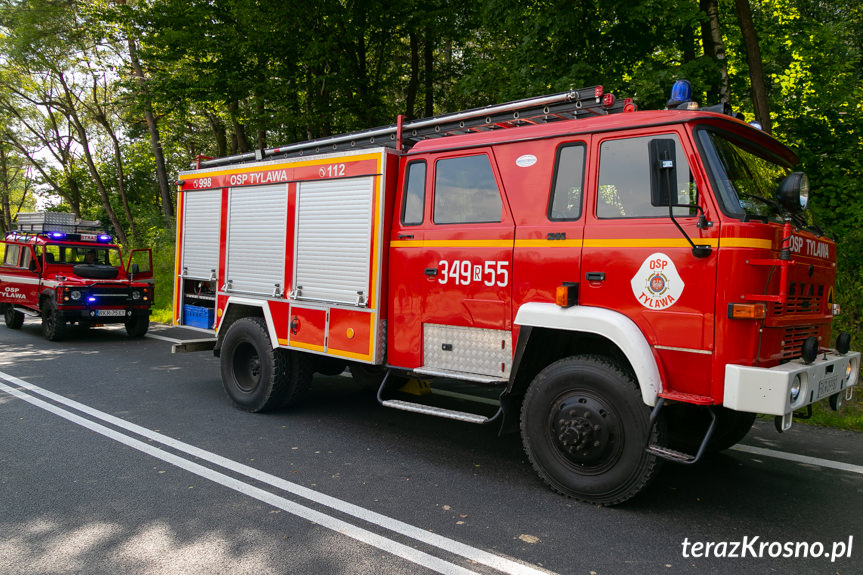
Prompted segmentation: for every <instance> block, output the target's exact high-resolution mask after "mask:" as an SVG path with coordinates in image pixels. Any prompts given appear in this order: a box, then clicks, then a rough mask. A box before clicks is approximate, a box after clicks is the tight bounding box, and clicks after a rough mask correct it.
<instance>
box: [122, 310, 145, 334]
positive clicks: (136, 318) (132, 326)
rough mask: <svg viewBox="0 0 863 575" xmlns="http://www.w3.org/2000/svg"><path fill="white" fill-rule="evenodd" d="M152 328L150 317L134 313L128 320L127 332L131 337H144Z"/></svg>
mask: <svg viewBox="0 0 863 575" xmlns="http://www.w3.org/2000/svg"><path fill="white" fill-rule="evenodd" d="M148 329H150V317H149V316H146V315H143V314H132V315H131V316H130V317H129V319H127V320H126V333H127V334H129V337H144V335H145V334H146V333H147V330H148Z"/></svg>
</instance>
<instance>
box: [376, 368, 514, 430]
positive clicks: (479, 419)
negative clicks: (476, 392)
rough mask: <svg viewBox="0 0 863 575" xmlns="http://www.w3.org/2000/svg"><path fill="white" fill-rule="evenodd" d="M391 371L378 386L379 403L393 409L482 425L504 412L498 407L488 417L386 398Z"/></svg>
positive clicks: (437, 374) (440, 374)
mask: <svg viewBox="0 0 863 575" xmlns="http://www.w3.org/2000/svg"><path fill="white" fill-rule="evenodd" d="M391 373H392V371H391V370H387V373H386V375H384V379H383V381H382V382H381V386H380V388H378V403H380V404H381V405H382V406H384V407H391V408H393V409H399V410H401V411H410V412H412V413H421V414H423V415H434V416H437V417H443V418H444V419H453V420H456V421H463V422H465V423H476V424H480V425H482V424H486V423H491V422H492V421H494V420H496V419H497V418H498V417H499V416H500V415H501V413H503V408H501V407H498V410H497V412H496V413H495V414H494V415H493V416H491V417H487V416H485V415H480V414H478V413H470V412H467V411H457V410H454V409H447V408H445V407H438V406H435V405H426V404H424V403H418V402H412V401H403V400H401V399H384V394H385V393H386V392H387V391H392V390H391V389H390V387H391V386H390V385H389V378H390V374H391ZM414 373H416V374H418V375H420V374H422V375H434V376H437V377H447V376H449V377H453V376H454V375H455V374H456V372H434V373H432V370H424V371H420V370H416V371H414ZM444 373H446V375H444ZM459 375H463V374H459ZM461 379H464V378H463V377H462V378H461ZM491 379H492V381H490V378H488V377H484V376H483V377H482V379H480V378H479V377H478V378H477V379H476V380H466V381H474V383H492V382H493V381H494V380H493V378H491Z"/></svg>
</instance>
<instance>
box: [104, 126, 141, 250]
mask: <svg viewBox="0 0 863 575" xmlns="http://www.w3.org/2000/svg"><path fill="white" fill-rule="evenodd" d="M96 120H97V121H98V122H99V123H100V124H102V127H103V128H105V131H106V132H108V136H109V137H110V138H111V142H112V143H113V144H114V163H115V164H116V165H117V191H118V192H119V194H120V202H121V203H122V204H123V213H124V214H126V220H127V221H128V222H129V229H130V230H132V237H133V238H135V245H140V241H141V236H140V235H138V228H137V226H135V218H133V217H132V211H131V210H130V209H129V200H128V199H127V198H126V182H125V180H126V178H125V176H124V172H123V154H122V150H121V149H120V141H119V140H118V139H117V135H116V134H115V133H114V130H112V129H111V124H110V122H108V118H107V117H106V116H105V114H104V113H102V114H97V116H96Z"/></svg>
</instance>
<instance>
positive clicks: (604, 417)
mask: <svg viewBox="0 0 863 575" xmlns="http://www.w3.org/2000/svg"><path fill="white" fill-rule="evenodd" d="M616 426H617V421H616V419H615V418H614V415H613V413H612V412H611V411H610V410H608V409H607V408H606V407H605V406H604V405H603V404H602V403H600V402H599V401H597V400H596V399H594V398H592V397H583V396H573V397H569V398H566V399H565V400H563V401H562V402H561V403H560V404H559V405H558V407H557V409H556V410H555V411H554V412H553V414H552V421H551V434H552V438H553V440H554V442H555V446H556V447H557V449H558V451H560V453H561V454H562V455H563V456H564V457H566V458H567V459H568V460H570V461H572V462H573V463H577V464H579V465H585V464H592V463H596V462H597V461H599V460H601V459H602V458H603V457H604V456H605V455H606V454H608V453H609V452H610V451H611V450H612V449H613V447H614V445H615V434H614V433H613V431H614V429H615V428H616Z"/></svg>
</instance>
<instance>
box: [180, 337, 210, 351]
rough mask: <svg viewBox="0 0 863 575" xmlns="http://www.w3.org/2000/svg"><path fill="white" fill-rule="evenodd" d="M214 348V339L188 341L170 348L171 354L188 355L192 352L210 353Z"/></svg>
mask: <svg viewBox="0 0 863 575" xmlns="http://www.w3.org/2000/svg"><path fill="white" fill-rule="evenodd" d="M215 347H216V338H215V337H208V338H205V339H188V340H186V341H183V342H180V343H175V344H174V345H172V346H171V353H190V352H193V351H210V350H211V349H214V348H215Z"/></svg>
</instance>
